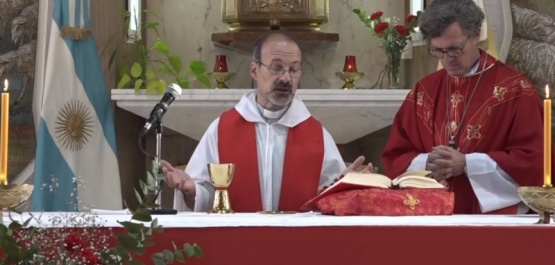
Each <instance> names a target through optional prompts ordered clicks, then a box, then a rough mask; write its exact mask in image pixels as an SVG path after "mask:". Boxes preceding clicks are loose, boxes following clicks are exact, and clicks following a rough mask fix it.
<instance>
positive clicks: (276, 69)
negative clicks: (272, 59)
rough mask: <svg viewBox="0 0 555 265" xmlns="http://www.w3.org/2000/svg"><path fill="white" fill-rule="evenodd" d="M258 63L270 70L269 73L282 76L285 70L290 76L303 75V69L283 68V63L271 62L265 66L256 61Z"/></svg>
mask: <svg viewBox="0 0 555 265" xmlns="http://www.w3.org/2000/svg"><path fill="white" fill-rule="evenodd" d="M258 63H259V64H260V65H262V66H264V67H266V68H268V70H270V73H271V74H273V75H277V76H282V75H284V74H285V72H289V74H290V75H291V76H292V77H301V76H302V75H303V70H302V69H300V68H299V69H289V70H285V68H284V67H283V65H280V64H271V65H270V66H267V65H265V64H263V63H262V62H261V61H258Z"/></svg>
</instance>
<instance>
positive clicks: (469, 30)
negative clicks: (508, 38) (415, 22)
mask: <svg viewBox="0 0 555 265" xmlns="http://www.w3.org/2000/svg"><path fill="white" fill-rule="evenodd" d="M484 18H485V15H484V12H482V9H480V7H478V5H476V3H475V2H474V1H473V0H434V1H433V2H432V3H431V4H430V5H429V6H428V7H426V9H425V10H424V12H423V13H422V16H421V17H420V18H419V20H420V24H419V28H420V31H421V32H422V34H423V35H424V37H425V38H426V39H430V38H437V37H439V36H441V34H443V32H444V31H445V29H446V28H448V27H449V26H451V25H452V24H453V23H455V22H459V24H460V25H461V27H462V29H463V31H464V33H465V34H466V35H467V36H468V37H472V36H474V35H476V34H477V33H478V30H479V29H480V27H481V26H482V22H483V21H484Z"/></svg>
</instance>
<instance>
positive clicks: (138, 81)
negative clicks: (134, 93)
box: [135, 79, 145, 90]
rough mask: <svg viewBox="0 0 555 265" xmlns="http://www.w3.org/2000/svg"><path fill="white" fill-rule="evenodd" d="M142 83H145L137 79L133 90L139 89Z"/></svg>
mask: <svg viewBox="0 0 555 265" xmlns="http://www.w3.org/2000/svg"><path fill="white" fill-rule="evenodd" d="M144 83H145V82H144V81H143V80H142V79H138V80H137V81H135V90H139V89H141V87H142V86H143V84H144Z"/></svg>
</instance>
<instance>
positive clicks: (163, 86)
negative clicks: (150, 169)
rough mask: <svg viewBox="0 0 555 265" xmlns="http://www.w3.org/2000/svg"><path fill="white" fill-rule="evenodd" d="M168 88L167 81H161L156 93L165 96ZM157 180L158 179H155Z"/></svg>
mask: <svg viewBox="0 0 555 265" xmlns="http://www.w3.org/2000/svg"><path fill="white" fill-rule="evenodd" d="M167 87H168V84H167V83H166V81H165V80H162V79H160V80H159V81H158V87H157V88H156V92H158V94H160V95H163V94H164V92H166V89H167ZM154 179H156V178H154Z"/></svg>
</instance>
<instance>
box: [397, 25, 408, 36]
mask: <svg viewBox="0 0 555 265" xmlns="http://www.w3.org/2000/svg"><path fill="white" fill-rule="evenodd" d="M393 29H394V30H395V31H397V33H399V35H401V36H405V37H406V36H408V35H410V32H409V30H408V29H407V27H405V26H403V25H395V27H393Z"/></svg>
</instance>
